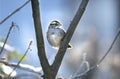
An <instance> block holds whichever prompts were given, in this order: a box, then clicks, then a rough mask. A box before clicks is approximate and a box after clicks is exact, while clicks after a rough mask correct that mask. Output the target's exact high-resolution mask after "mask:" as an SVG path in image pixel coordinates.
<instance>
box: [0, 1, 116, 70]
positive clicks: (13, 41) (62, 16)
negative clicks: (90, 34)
mask: <svg viewBox="0 0 120 79" xmlns="http://www.w3.org/2000/svg"><path fill="white" fill-rule="evenodd" d="M25 1H27V0H7V1H6V0H0V21H1V20H2V19H3V18H5V17H6V16H7V15H8V14H9V13H11V12H12V11H14V10H15V9H16V8H18V7H19V6H20V5H22V4H23V3H24V2H25ZM40 1H41V2H40V11H41V21H42V29H43V34H44V40H45V45H46V46H45V47H46V52H47V56H48V58H49V59H50V60H52V59H53V58H52V57H53V55H54V53H53V52H57V51H56V50H55V49H53V48H51V47H50V45H49V44H48V42H47V40H46V30H47V27H48V25H49V23H50V21H52V20H54V19H56V20H59V21H60V22H61V23H62V24H63V28H64V29H65V30H67V28H68V26H69V24H70V22H71V20H72V18H73V16H74V14H75V11H76V10H77V7H78V5H79V3H80V2H79V0H76V1H75V0H74V1H73V2H72V3H70V2H69V0H40ZM116 12H117V9H116V2H115V1H114V0H90V1H89V4H88V6H87V9H86V11H85V13H84V15H83V17H82V19H81V21H80V23H79V26H80V27H78V28H77V29H76V32H75V33H74V36H73V38H72V39H71V43H72V44H73V46H75V44H76V43H77V42H76V41H77V40H78V39H80V38H79V37H78V35H77V33H79V31H81V32H82V31H84V30H86V29H87V30H88V29H89V28H95V29H96V30H97V32H98V34H99V35H98V37H99V39H101V43H103V41H106V40H108V39H111V38H112V37H113V36H114V32H115V31H116V26H117V22H116V20H117V13H116ZM12 21H13V22H15V23H16V24H17V25H18V26H19V28H20V30H18V29H17V28H14V29H13V31H12V33H11V35H10V37H9V40H8V41H9V44H10V45H12V46H13V47H15V48H16V49H17V50H18V51H19V52H20V53H24V51H25V50H26V48H27V46H28V42H29V40H31V39H32V40H33V45H32V52H30V53H28V54H27V56H28V62H25V63H28V64H31V65H34V66H39V65H40V64H39V60H38V57H37V49H36V41H35V32H34V25H33V18H32V10H31V3H29V4H27V5H26V6H25V7H24V8H22V9H21V10H20V11H19V12H17V13H16V14H14V15H13V16H12V17H11V18H9V19H8V20H7V21H6V22H4V23H3V24H2V25H0V37H1V38H5V36H6V34H7V30H8V28H9V27H10V25H11V22H12ZM81 32H80V33H81ZM101 35H102V36H103V37H102V38H101V37H100V36H101ZM51 55H52V56H51ZM31 57H32V60H31ZM50 62H51V61H50ZM61 68H63V69H64V67H61ZM60 71H62V70H60Z"/></svg>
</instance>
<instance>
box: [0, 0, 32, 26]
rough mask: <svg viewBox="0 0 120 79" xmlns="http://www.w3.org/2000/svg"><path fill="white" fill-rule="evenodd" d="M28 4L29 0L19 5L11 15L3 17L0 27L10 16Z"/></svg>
mask: <svg viewBox="0 0 120 79" xmlns="http://www.w3.org/2000/svg"><path fill="white" fill-rule="evenodd" d="M29 2H30V0H28V1H26V2H25V3H24V4H23V5H21V6H20V7H19V8H17V9H16V10H15V11H13V12H12V13H10V14H9V15H8V16H7V17H5V18H4V19H3V20H2V21H1V22H0V25H1V24H2V23H4V22H5V21H6V20H7V19H9V18H10V17H11V16H12V15H14V14H15V13H16V12H18V11H19V10H20V9H22V8H23V7H24V6H25V5H27V4H28V3H29Z"/></svg>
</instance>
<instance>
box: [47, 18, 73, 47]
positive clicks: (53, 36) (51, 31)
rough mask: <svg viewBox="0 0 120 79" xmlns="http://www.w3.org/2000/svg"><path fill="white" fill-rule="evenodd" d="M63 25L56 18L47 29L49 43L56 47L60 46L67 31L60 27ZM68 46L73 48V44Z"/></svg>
mask: <svg viewBox="0 0 120 79" xmlns="http://www.w3.org/2000/svg"><path fill="white" fill-rule="evenodd" d="M60 26H62V25H61V24H60V22H58V21H56V20H54V21H52V22H51V23H50V24H49V27H48V30H47V40H48V42H49V44H50V45H51V46H52V47H54V48H57V49H58V48H59V46H60V42H61V39H62V38H63V37H64V35H65V31H64V30H63V29H62V28H61V27H60ZM68 48H71V45H70V44H69V45H68Z"/></svg>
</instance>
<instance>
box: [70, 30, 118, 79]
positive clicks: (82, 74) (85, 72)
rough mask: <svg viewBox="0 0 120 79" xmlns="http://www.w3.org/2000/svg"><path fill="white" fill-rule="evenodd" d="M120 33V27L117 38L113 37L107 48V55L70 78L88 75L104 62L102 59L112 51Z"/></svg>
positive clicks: (74, 78)
mask: <svg viewBox="0 0 120 79" xmlns="http://www.w3.org/2000/svg"><path fill="white" fill-rule="evenodd" d="M119 35H120V29H119V30H118V32H117V34H116V36H115V38H114V39H113V42H112V43H111V45H110V47H109V49H108V50H107V52H106V53H105V55H104V56H103V57H102V58H101V59H100V60H99V61H98V62H97V64H95V65H94V66H92V67H90V69H89V70H85V71H84V72H83V73H81V74H79V75H76V76H74V77H72V78H70V79H76V77H79V78H81V77H83V76H86V74H87V73H88V72H90V71H92V70H93V69H96V68H97V67H99V65H100V64H101V63H102V61H103V60H104V59H105V57H106V56H107V55H108V54H109V53H110V51H111V49H112V48H113V46H114V44H115V42H116V40H117V38H118V37H119Z"/></svg>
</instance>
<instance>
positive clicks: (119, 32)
mask: <svg viewBox="0 0 120 79" xmlns="http://www.w3.org/2000/svg"><path fill="white" fill-rule="evenodd" d="M119 35H120V29H119V30H118V33H117V34H116V36H115V38H114V40H113V42H112V44H111V45H110V47H109V49H108V50H107V52H106V53H105V55H104V56H103V57H102V58H101V59H100V60H99V62H98V63H97V65H100V63H101V62H102V61H103V60H104V59H105V57H106V56H107V55H108V54H109V53H110V50H111V49H112V47H113V45H114V43H115V41H116V40H117V38H118V37H119Z"/></svg>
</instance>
